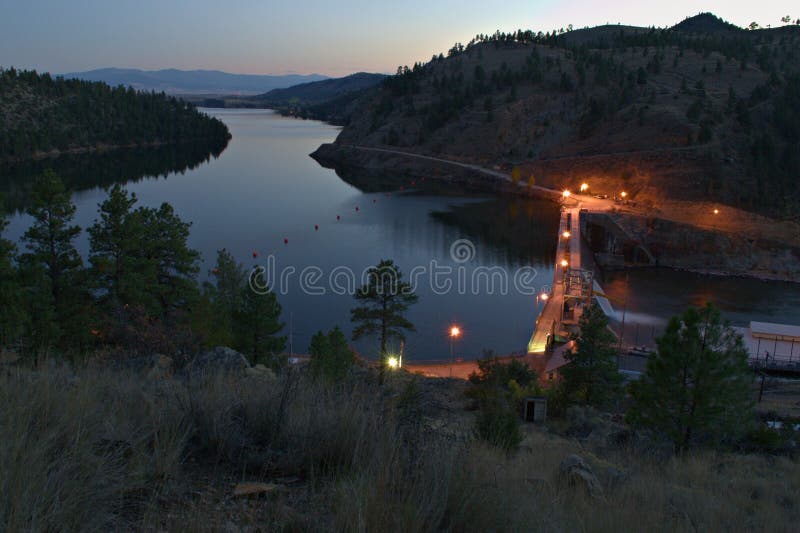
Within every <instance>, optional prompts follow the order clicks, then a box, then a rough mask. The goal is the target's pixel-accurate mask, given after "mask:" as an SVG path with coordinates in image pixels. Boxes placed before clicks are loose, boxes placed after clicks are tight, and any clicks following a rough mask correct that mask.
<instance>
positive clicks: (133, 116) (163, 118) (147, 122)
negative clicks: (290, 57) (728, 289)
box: [0, 68, 230, 160]
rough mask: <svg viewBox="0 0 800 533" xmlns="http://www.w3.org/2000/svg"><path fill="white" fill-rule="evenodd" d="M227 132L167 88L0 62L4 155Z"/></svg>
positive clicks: (216, 137)
mask: <svg viewBox="0 0 800 533" xmlns="http://www.w3.org/2000/svg"><path fill="white" fill-rule="evenodd" d="M229 138H230V133H229V132H228V128H227V127H226V126H225V125H224V124H223V123H222V122H221V121H219V120H217V119H215V118H211V117H208V116H207V115H204V114H202V113H200V112H198V111H197V110H196V109H195V108H194V107H193V106H191V105H188V104H186V103H185V102H182V101H181V100H178V99H176V98H173V97H169V96H166V95H165V94H163V93H144V92H136V91H135V90H133V89H131V88H127V89H126V88H124V87H121V86H120V87H114V88H112V87H109V86H108V85H106V84H105V83H100V82H87V81H80V80H74V79H70V80H67V79H63V78H60V77H57V78H53V77H52V76H50V75H49V74H38V73H36V72H35V71H18V70H16V69H13V68H11V69H8V70H0V160H2V159H13V160H22V159H28V158H31V157H36V156H40V155H47V154H57V153H59V152H65V151H90V150H93V149H97V148H102V147H118V146H143V145H163V144H174V143H184V142H189V141H202V142H203V143H208V145H209V146H220V145H221V146H223V147H224V145H225V144H226V143H227V141H228V139H229Z"/></svg>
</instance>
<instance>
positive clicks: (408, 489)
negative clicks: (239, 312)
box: [0, 368, 800, 531]
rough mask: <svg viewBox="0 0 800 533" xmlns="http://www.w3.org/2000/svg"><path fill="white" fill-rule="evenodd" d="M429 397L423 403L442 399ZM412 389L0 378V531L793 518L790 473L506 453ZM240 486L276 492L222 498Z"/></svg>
mask: <svg viewBox="0 0 800 533" xmlns="http://www.w3.org/2000/svg"><path fill="white" fill-rule="evenodd" d="M409 379H412V380H417V381H418V382H419V383H421V384H422V385H421V386H422V387H423V388H425V387H427V386H428V384H430V383H433V382H430V381H424V378H418V377H414V378H409ZM437 383H439V385H437V386H436V387H433V388H432V389H431V388H430V387H429V389H426V391H428V392H429V390H437V391H438V390H440V389H441V390H444V389H442V387H441V386H440V385H441V382H437ZM417 386H420V385H417ZM412 389H413V387H412V388H409V386H408V384H407V383H404V384H401V383H390V384H389V385H388V386H386V387H384V388H383V389H379V388H378V387H377V386H376V385H374V384H371V383H370V380H369V379H363V376H362V378H359V379H353V380H352V381H351V382H347V383H342V384H338V385H328V384H324V383H315V382H312V381H310V380H308V379H306V378H305V377H303V376H299V375H290V376H289V377H284V378H281V379H279V380H277V381H269V380H264V379H261V378H247V379H242V378H233V377H230V376H217V377H214V378H212V379H209V380H205V381H202V382H184V381H180V380H177V379H175V380H172V379H171V380H160V381H151V380H147V379H144V378H142V377H140V376H137V375H133V374H127V373H121V372H111V371H88V370H87V371H81V372H79V373H77V375H75V374H73V373H71V372H70V371H68V370H66V369H59V368H52V369H49V370H42V371H37V372H30V371H25V370H14V371H11V372H10V373H8V374H4V375H3V376H2V377H0V439H2V446H0V530H3V531H67V530H68V531H88V530H109V529H114V530H149V531H219V530H242V529H243V530H250V531H275V530H308V531H330V530H344V531H430V530H451V531H510V530H516V531H519V530H545V531H548V530H553V531H556V530H557V531H563V530H574V531H619V530H647V531H674V530H679V531H683V530H704V531H712V530H726V531H730V530H751V531H764V530H769V531H781V530H790V529H793V525H794V524H797V523H798V521H800V507H799V506H798V504H797V502H796V494H798V493H800V465H798V463H797V462H796V461H792V460H790V459H787V458H780V457H767V456H757V455H752V456H745V455H732V454H717V453H712V452H698V453H697V454H695V455H691V456H688V457H683V458H667V459H664V458H663V457H660V458H659V457H650V456H648V455H644V454H643V453H642V452H635V453H634V451H633V449H632V448H628V447H619V448H610V449H609V448H608V447H604V448H603V451H600V448H597V449H594V450H593V449H589V448H587V447H586V445H585V444H584V445H582V444H581V443H579V442H578V441H575V440H570V439H566V438H563V437H560V436H557V435H555V434H552V433H548V432H547V431H546V430H544V429H541V428H533V427H528V428H526V437H525V441H524V442H523V446H522V448H521V449H520V451H518V452H516V453H514V454H512V455H506V454H505V453H503V452H500V451H498V450H495V449H492V448H489V447H487V446H485V445H483V444H481V443H479V442H477V441H474V440H472V439H471V438H470V437H469V434H468V430H466V429H464V428H463V426H452V427H451V426H448V428H449V429H450V431H448V432H447V433H444V432H443V431H441V430H439V429H435V428H438V427H440V424H438V423H437V424H435V423H433V422H432V420H431V413H432V411H431V409H429V408H428V407H429V406H427V405H416V404H419V403H420V402H423V403H425V402H429V401H430V394H428V393H416V392H414V391H413V390H412ZM410 391H411V392H410ZM442 393H443V394H444V393H445V392H442ZM444 403H448V402H444ZM420 413H423V414H420ZM463 414H464V413H463V411H460V410H459V412H452V413H449V412H448V411H447V410H440V411H439V414H438V416H439V417H442V418H448V417H460V416H463ZM453 427H462V432H461V434H459V433H458V432H457V431H453V430H452V429H453ZM570 453H577V454H579V455H581V456H582V457H584V458H585V459H586V460H587V461H588V462H589V463H590V464H591V465H592V468H593V471H594V472H595V474H596V475H597V477H598V478H599V480H600V482H601V484H602V486H603V496H602V497H600V498H593V497H590V496H589V495H588V494H586V493H585V492H584V491H581V490H576V489H575V488H574V487H569V486H565V485H564V484H562V483H560V482H559V476H558V466H559V464H560V462H561V460H562V459H563V458H564V457H565V456H567V455H568V454H570ZM287 478H291V479H290V480H288V481H286V479H287ZM244 480H247V481H272V482H277V483H279V484H283V485H285V489H284V490H280V491H276V492H275V493H274V494H272V495H270V496H269V497H266V498H260V499H254V500H236V499H233V498H232V495H231V483H234V482H237V481H244Z"/></svg>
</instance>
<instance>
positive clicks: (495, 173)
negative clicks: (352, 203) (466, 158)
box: [342, 144, 619, 211]
mask: <svg viewBox="0 0 800 533" xmlns="http://www.w3.org/2000/svg"><path fill="white" fill-rule="evenodd" d="M342 146H345V147H347V148H354V149H356V150H365V151H368V152H382V153H387V154H395V155H401V156H405V157H412V158H415V159H425V160H427V161H436V162H437V163H445V164H448V165H454V166H457V167H461V168H467V169H469V170H474V171H475V172H480V173H481V174H486V175H487V176H492V177H493V178H500V179H503V180H506V181H508V182H511V181H512V180H511V175H510V174H509V173H507V172H503V171H501V170H495V169H491V168H486V167H482V166H480V165H475V164H472V163H463V162H461V161H453V160H452V159H444V158H441V157H433V156H430V155H422V154H415V153H414V152H404V151H402V150H393V149H390V148H375V147H371V146H358V145H354V144H345V145H342ZM517 186H518V187H519V188H520V189H524V190H533V191H537V192H539V193H542V194H543V195H544V196H547V197H548V198H556V199H558V198H561V194H562V192H563V191H561V190H557V189H550V188H548V187H542V186H541V185H533V186H530V187H529V186H528V184H527V183H523V182H521V181H520V182H519V183H517ZM578 197H579V198H580V200H579V201H580V204H581V207H582V208H584V209H588V210H590V211H607V210H608V209H611V208H612V207H614V206H615V203H614V201H613V200H608V199H601V198H595V197H593V196H589V195H579V196H578ZM568 202H570V203H573V202H577V200H575V199H574V197H573V198H572V199H570V200H568ZM575 205H577V203H576V204H575ZM617 207H619V206H617Z"/></svg>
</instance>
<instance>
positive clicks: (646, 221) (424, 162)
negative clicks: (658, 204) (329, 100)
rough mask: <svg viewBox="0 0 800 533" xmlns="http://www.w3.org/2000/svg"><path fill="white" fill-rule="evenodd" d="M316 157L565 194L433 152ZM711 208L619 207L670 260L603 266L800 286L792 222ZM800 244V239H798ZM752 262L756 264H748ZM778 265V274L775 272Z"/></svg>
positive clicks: (394, 174)
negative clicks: (788, 237)
mask: <svg viewBox="0 0 800 533" xmlns="http://www.w3.org/2000/svg"><path fill="white" fill-rule="evenodd" d="M310 157H311V158H313V159H314V160H315V161H317V163H319V164H320V165H321V166H323V167H325V168H330V169H333V170H335V171H336V172H337V174H340V175H341V174H347V175H348V177H352V178H353V180H354V181H360V182H363V183H364V184H365V185H368V184H370V183H374V182H375V181H383V182H385V183H391V182H392V181H394V180H396V179H397V178H398V177H408V176H413V177H425V178H430V179H431V182H434V181H435V182H438V183H444V184H448V185H459V186H465V187H467V188H470V189H474V190H479V191H481V192H483V193H490V194H498V193H501V194H511V195H514V196H522V197H537V198H542V199H546V200H550V201H556V202H558V201H560V200H561V193H560V192H559V191H557V190H554V189H550V188H546V187H543V186H540V185H536V186H533V187H530V188H528V187H526V188H523V187H521V186H518V185H517V184H514V183H512V181H511V178H510V176H509V175H508V174H507V173H505V172H503V171H502V170H501V169H500V168H493V169H488V168H485V167H481V166H479V165H476V164H472V163H466V162H461V161H452V160H447V159H444V158H439V157H436V156H430V155H427V154H416V153H410V152H401V151H397V150H391V149H388V148H380V147H357V146H349V145H339V144H336V143H326V144H323V145H321V146H320V147H318V148H317V150H315V151H314V152H313V153H311V154H310ZM586 199H587V200H588V199H590V198H589V197H586ZM705 203H707V202H696V204H697V206H698V207H697V208H694V209H693V211H692V210H691V209H690V208H691V207H692V205H691V204H688V203H686V205H683V204H681V203H679V202H676V201H666V202H665V203H664V206H663V208H662V209H657V208H649V207H647V206H641V208H639V207H636V208H635V209H634V208H632V207H631V206H630V205H622V204H620V205H616V206H614V207H613V208H612V210H609V211H607V212H606V213H605V214H607V215H610V216H614V217H618V218H619V219H621V220H623V221H625V222H626V223H628V224H629V225H630V226H631V227H630V228H629V229H631V230H634V231H630V232H629V233H630V234H631V235H635V238H634V242H637V243H638V244H641V242H639V241H640V240H641V241H642V242H644V241H652V246H653V247H657V248H659V249H660V250H662V255H661V256H660V257H658V259H657V261H656V262H655V264H642V265H637V264H624V265H614V266H609V265H605V266H604V265H600V264H599V262H598V265H599V266H600V268H601V269H602V270H605V269H609V270H637V269H645V268H654V267H655V268H658V267H665V268H670V269H674V270H678V271H687V272H693V273H696V274H702V275H708V276H714V277H729V278H746V279H757V280H761V281H782V282H788V283H800V245H798V243H789V242H785V240H783V239H780V238H779V233H778V231H777V230H784V231H787V232H789V233H792V228H789V226H788V224H791V223H784V224H783V226H782V227H781V228H777V229H776V228H775V227H774V226H775V225H776V224H778V222H775V224H771V222H772V221H770V220H769V219H766V218H764V217H762V216H761V215H758V214H756V213H747V212H741V213H740V212H739V210H736V209H735V208H730V207H727V206H723V208H724V209H726V211H730V212H731V214H730V215H729V218H728V219H727V220H725V221H723V220H720V219H713V218H712V219H710V220H708V221H707V220H705V218H708V217H706V216H705V215H704V214H703V209H704V208H707V206H705V205H704V204H705ZM712 205H713V204H712ZM746 215H749V216H750V218H751V220H747V219H744V221H743V222H742V224H743V225H749V227H748V228H746V229H748V230H749V232H750V233H749V234H748V233H747V232H745V231H743V230H741V231H739V230H736V228H735V227H727V226H726V225H725V224H727V225H729V226H734V225H735V224H736V223H738V222H739V221H741V220H743V217H744V216H746ZM723 222H725V224H723ZM656 226H658V227H656ZM787 228H788V229H787ZM678 237H680V238H678ZM632 238H633V237H632ZM798 239H800V235H797V236H796V237H795V239H794V240H795V241H796V240H798ZM679 241H680V242H679ZM709 241H710V245H711V246H712V247H713V249H714V252H713V253H705V254H699V255H694V256H693V257H692V254H697V252H696V250H698V249H701V247H704V248H708V247H709ZM593 255H594V254H593ZM747 258H749V259H750V262H751V264H746V263H747ZM692 262H694V264H691V263H692ZM770 266H773V267H774V270H772V271H770V269H769V267H770Z"/></svg>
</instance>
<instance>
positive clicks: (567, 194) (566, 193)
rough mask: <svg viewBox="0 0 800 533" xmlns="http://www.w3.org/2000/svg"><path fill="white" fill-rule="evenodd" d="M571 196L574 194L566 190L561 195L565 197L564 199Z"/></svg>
mask: <svg viewBox="0 0 800 533" xmlns="http://www.w3.org/2000/svg"><path fill="white" fill-rule="evenodd" d="M571 194H572V193H571V192H569V191H567V190H565V191H564V192H562V193H561V196H563V197H564V198H569V197H570V195H571Z"/></svg>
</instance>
